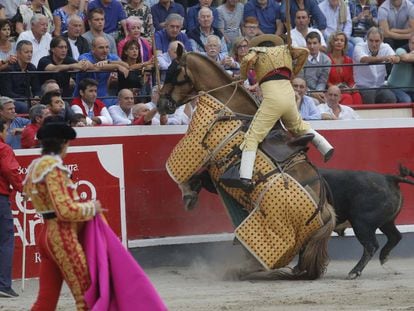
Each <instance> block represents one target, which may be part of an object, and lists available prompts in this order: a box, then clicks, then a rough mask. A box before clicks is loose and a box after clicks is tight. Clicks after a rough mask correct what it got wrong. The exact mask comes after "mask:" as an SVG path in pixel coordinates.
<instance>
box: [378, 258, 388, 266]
mask: <svg viewBox="0 0 414 311" xmlns="http://www.w3.org/2000/svg"><path fill="white" fill-rule="evenodd" d="M387 261H388V256H386V257H385V258H380V263H381V265H384V264H385V263H386V262H387Z"/></svg>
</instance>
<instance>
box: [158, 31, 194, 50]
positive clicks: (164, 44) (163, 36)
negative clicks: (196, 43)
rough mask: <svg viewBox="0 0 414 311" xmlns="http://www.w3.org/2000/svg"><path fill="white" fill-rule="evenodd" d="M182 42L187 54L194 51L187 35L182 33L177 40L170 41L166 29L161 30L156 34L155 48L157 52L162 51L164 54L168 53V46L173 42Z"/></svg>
mask: <svg viewBox="0 0 414 311" xmlns="http://www.w3.org/2000/svg"><path fill="white" fill-rule="evenodd" d="M175 40H177V41H180V42H181V43H182V44H184V47H185V50H186V51H187V52H189V51H192V50H193V49H192V48H191V43H190V40H188V37H187V35H186V34H185V33H182V32H180V33H179V34H178V36H177V38H175V39H170V38H169V37H168V34H167V31H166V30H165V29H163V30H159V31H157V32H156V33H155V46H156V49H157V50H160V51H162V52H163V53H165V52H167V51H168V45H169V44H170V42H171V41H175Z"/></svg>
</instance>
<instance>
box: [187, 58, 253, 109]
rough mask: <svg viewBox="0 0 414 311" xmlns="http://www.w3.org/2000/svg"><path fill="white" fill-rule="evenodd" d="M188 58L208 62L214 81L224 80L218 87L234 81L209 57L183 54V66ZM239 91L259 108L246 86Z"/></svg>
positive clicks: (239, 88)
mask: <svg viewBox="0 0 414 311" xmlns="http://www.w3.org/2000/svg"><path fill="white" fill-rule="evenodd" d="M187 58H196V59H198V60H200V61H202V62H206V63H207V66H208V67H209V68H210V69H212V70H213V71H214V73H215V76H214V77H212V79H215V80H217V81H218V78H220V79H222V80H223V81H221V80H220V81H221V82H220V84H219V85H218V86H224V85H225V84H230V83H232V82H233V81H234V80H233V79H232V77H230V75H229V74H228V73H227V72H226V71H225V70H224V69H223V68H222V67H221V66H220V65H219V64H218V63H217V62H215V61H214V60H212V59H211V58H209V57H207V56H206V55H203V54H200V53H197V52H187V53H184V54H183V56H182V58H181V61H180V62H181V63H182V64H186V63H187ZM223 82H224V84H223ZM238 91H239V92H241V93H242V94H243V95H244V96H245V97H247V98H248V100H249V101H251V103H252V104H253V105H254V106H255V107H256V108H257V106H258V103H257V102H256V99H255V98H254V97H253V96H252V95H251V94H250V93H249V92H248V91H247V90H246V89H245V88H244V86H242V87H238Z"/></svg>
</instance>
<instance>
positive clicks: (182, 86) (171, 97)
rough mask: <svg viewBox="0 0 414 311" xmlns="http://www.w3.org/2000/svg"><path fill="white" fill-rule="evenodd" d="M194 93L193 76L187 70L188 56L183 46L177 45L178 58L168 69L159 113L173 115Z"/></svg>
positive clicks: (159, 102) (159, 103) (161, 91)
mask: <svg viewBox="0 0 414 311" xmlns="http://www.w3.org/2000/svg"><path fill="white" fill-rule="evenodd" d="M193 91H194V86H193V81H192V78H191V74H190V73H189V71H188V69H187V64H186V54H184V53H183V51H182V46H181V45H180V44H178V45H177V58H176V59H175V60H173V61H172V63H171V65H170V67H168V70H167V73H166V76H165V80H164V86H163V87H162V88H161V90H160V99H159V100H158V111H159V113H160V114H165V113H167V114H171V113H174V112H175V109H176V108H177V107H179V106H181V105H183V104H185V103H186V101H188V98H189V95H190V94H192V93H193Z"/></svg>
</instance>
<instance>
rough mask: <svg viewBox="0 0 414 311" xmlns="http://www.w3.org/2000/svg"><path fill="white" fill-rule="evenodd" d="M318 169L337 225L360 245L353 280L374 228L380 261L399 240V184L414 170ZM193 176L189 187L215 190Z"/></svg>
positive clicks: (372, 248)
mask: <svg viewBox="0 0 414 311" xmlns="http://www.w3.org/2000/svg"><path fill="white" fill-rule="evenodd" d="M320 172H321V175H322V176H323V178H325V180H326V181H327V184H328V186H329V188H330V193H331V196H330V198H329V200H330V203H331V204H333V206H334V208H335V212H336V215H337V224H338V225H339V227H341V224H347V223H349V224H350V225H351V226H352V228H353V230H354V232H355V236H356V237H357V239H358V241H359V242H360V243H361V244H362V246H363V248H364V250H363V254H362V257H361V259H360V260H359V261H358V263H357V264H356V266H355V267H354V268H353V269H352V270H351V271H350V272H349V274H348V278H350V279H354V278H356V277H358V276H360V275H361V273H362V270H363V269H364V268H365V266H366V265H367V263H368V262H369V261H370V260H371V258H372V257H373V255H374V254H375V252H376V251H377V250H378V248H379V244H378V241H377V238H376V235H375V231H376V230H377V229H379V230H381V232H383V233H384V235H385V236H386V237H387V242H386V244H385V245H384V247H383V248H382V249H381V252H380V257H379V259H380V262H381V264H384V263H385V262H386V261H387V259H388V255H389V253H390V251H391V250H392V249H393V248H394V247H395V246H396V245H397V244H398V242H399V241H400V240H401V233H400V232H399V231H398V229H397V227H396V225H395V219H396V217H397V216H398V214H399V212H400V210H401V207H402V202H403V197H402V194H401V190H400V187H399V184H400V183H407V184H412V185H413V184H414V181H412V180H410V179H407V178H406V176H411V177H414V173H412V172H411V171H410V170H409V169H407V168H405V167H403V166H400V173H399V175H389V174H380V173H375V172H368V171H350V170H336V169H320ZM195 177H196V176H195ZM195 177H193V178H192V180H191V188H192V190H194V191H195V192H197V193H198V192H199V191H200V190H201V188H202V187H203V188H206V189H207V190H208V191H210V192H215V187H214V185H213V184H212V183H211V180H210V177H209V176H208V174H207V173H206V172H203V173H202V174H200V175H197V177H196V178H195ZM184 200H185V201H187V202H186V203H189V201H191V203H189V204H195V201H194V200H196V198H194V197H191V198H186V197H184ZM342 228H343V227H342ZM342 230H343V229H342Z"/></svg>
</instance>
